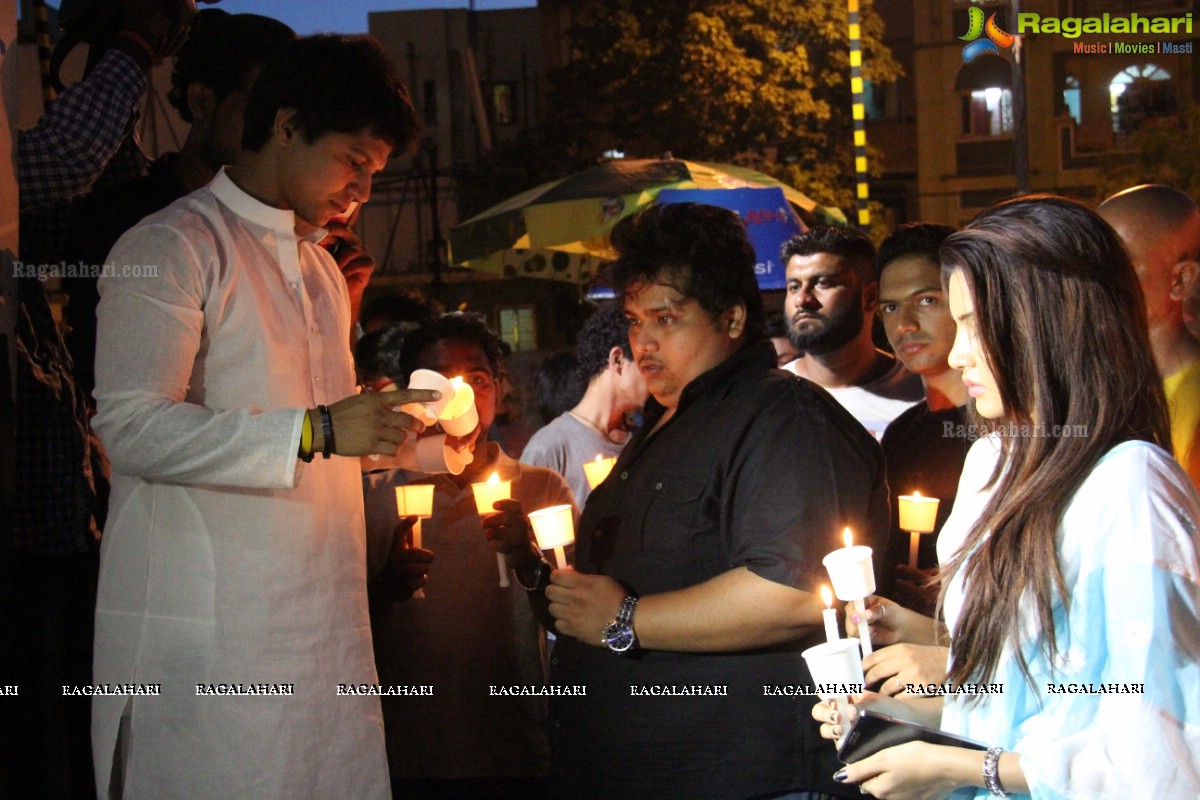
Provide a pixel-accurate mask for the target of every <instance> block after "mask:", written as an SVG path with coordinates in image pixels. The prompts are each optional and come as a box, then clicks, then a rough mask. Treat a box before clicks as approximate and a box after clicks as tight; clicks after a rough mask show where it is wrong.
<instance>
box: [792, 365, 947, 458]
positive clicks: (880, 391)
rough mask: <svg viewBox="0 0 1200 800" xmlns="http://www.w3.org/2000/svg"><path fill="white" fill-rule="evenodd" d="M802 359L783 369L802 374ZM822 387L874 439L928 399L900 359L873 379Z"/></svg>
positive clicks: (916, 377)
mask: <svg viewBox="0 0 1200 800" xmlns="http://www.w3.org/2000/svg"><path fill="white" fill-rule="evenodd" d="M799 363H800V359H796V360H795V361H789V362H788V363H786V364H784V365H783V369H786V370H787V371H788V372H791V373H792V374H793V375H800V370H799ZM801 377H803V376H801ZM814 383H815V381H814ZM822 388H823V389H825V391H827V392H829V393H830V394H831V395H833V399H834V400H837V401H838V402H839V403H841V404H842V407H843V408H844V409H846V410H847V411H849V412H850V415H851V416H853V417H854V418H855V419H856V420H858V421H859V423H860V424H861V425H862V426H863V427H864V428H866V429H867V431H868V432H870V434H871V435H872V436H874V437H875V441H880V440H881V439H883V432H884V431H885V430H887V426H888V425H890V424H891V422H892V420H894V419H895V418H896V417H898V416H900V415H901V414H903V413H904V412H905V411H907V410H908V409H910V408H912V407H913V406H915V405H916V404H917V403H919V402H920V401H922V400H924V399H925V387H924V386H922V385H921V378H920V377H919V376H917V375H914V374H913V373H911V372H909V371H908V370H907V369H905V368H904V365H903V364H901V363H900V362H899V361H895V362H894V363H893V364H892V368H891V369H889V370H888V371H887V372H885V373H884V374H883V375H881V376H879V377H878V378H876V379H875V380H873V381H871V382H870V383H864V384H862V385H860V386H834V387H830V386H824V387H822Z"/></svg>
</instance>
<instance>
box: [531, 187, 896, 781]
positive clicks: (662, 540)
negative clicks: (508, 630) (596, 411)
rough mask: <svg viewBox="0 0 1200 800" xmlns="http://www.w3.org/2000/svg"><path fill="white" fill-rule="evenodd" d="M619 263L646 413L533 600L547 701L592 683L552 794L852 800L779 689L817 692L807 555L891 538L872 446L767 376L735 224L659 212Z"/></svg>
mask: <svg viewBox="0 0 1200 800" xmlns="http://www.w3.org/2000/svg"><path fill="white" fill-rule="evenodd" d="M613 246H614V249H616V250H617V252H618V254H619V260H618V261H617V264H616V268H615V272H614V279H615V288H616V291H617V295H618V298H620V299H621V300H622V302H623V305H624V308H625V311H626V314H627V315H628V317H629V320H630V341H631V344H632V348H633V357H634V360H635V362H636V363H637V365H638V367H639V369H640V370H641V371H642V374H643V375H644V376H645V378H646V382H647V384H648V386H649V389H650V393H651V396H652V397H651V400H650V401H649V402H648V404H647V406H646V409H645V420H644V424H643V426H642V428H641V429H640V430H639V432H638V433H637V434H636V435H635V437H634V438H633V440H632V441H631V442H630V443H629V445H628V446H627V447H626V448H625V450H624V451H623V452H622V454H621V456H620V458H619V460H618V462H617V464H616V466H615V467H614V469H613V471H612V473H611V474H610V475H609V477H608V479H607V480H606V481H605V482H604V483H603V484H601V485H600V486H599V487H597V488H596V490H595V491H594V492H593V493H592V495H591V496H590V497H589V499H588V502H587V505H586V507H585V509H584V512H583V516H582V518H581V519H580V523H579V528H578V533H577V536H576V569H574V570H556V571H554V572H553V574H552V577H551V583H550V585H549V587H548V588H546V590H545V597H546V599H547V600H548V601H549V612H550V614H552V615H553V617H554V619H555V621H556V627H557V631H558V633H559V639H558V641H557V643H556V646H555V650H554V652H553V655H552V658H551V666H550V683H551V685H552V686H553V685H561V686H564V687H566V686H573V687H577V686H580V685H583V686H586V687H587V694H586V696H582V697H581V696H577V695H572V696H562V697H554V698H553V699H552V700H551V721H552V726H551V741H552V746H553V749H554V766H553V768H552V769H553V774H552V778H551V791H552V793H553V794H555V795H556V796H560V797H570V798H593V797H594V798H606V799H607V798H618V797H620V798H636V797H654V798H698V797H704V798H714V799H717V798H750V797H754V798H775V797H785V796H788V797H790V796H793V794H794V793H807V792H829V793H833V794H839V793H842V792H845V791H846V788H845V787H843V786H840V785H839V784H836V783H834V782H833V781H832V780H831V775H832V774H833V772H834V771H835V770H836V769H837V767H838V765H837V762H836V761H835V760H834V758H833V752H832V749H831V748H829V747H828V743H827V742H822V741H821V740H820V739H819V738H818V737H817V732H816V730H815V727H814V726H813V725H812V724H811V722H810V721H809V720H808V719H807V713H808V712H807V706H808V705H809V704H810V703H811V699H810V698H805V697H797V696H795V693H794V691H792V692H788V691H779V690H780V688H781V687H783V688H784V689H785V690H786V689H794V687H796V686H805V685H811V683H812V680H811V677H810V676H809V673H808V670H807V668H806V667H805V665H804V662H803V659H802V658H801V656H800V652H801V650H803V649H804V648H805V647H807V646H810V645H812V644H815V643H817V642H819V641H821V640H822V639H823V633H822V632H821V625H820V623H821V615H820V611H821V609H822V607H823V606H822V604H821V601H820V600H819V599H818V598H817V597H816V596H815V592H816V591H817V589H818V587H819V585H820V584H822V583H826V582H827V581H828V578H827V577H826V574H825V570H824V568H823V567H822V565H821V558H822V557H823V556H824V555H825V554H826V553H828V552H830V551H832V550H834V549H836V548H838V547H840V546H841V537H842V529H843V528H844V527H846V526H849V527H850V528H851V529H852V530H853V531H854V535H855V541H856V542H857V543H861V544H874V545H878V544H880V543H881V542H882V541H883V538H882V537H883V535H884V534H885V533H886V530H887V494H886V489H885V484H884V478H883V460H882V457H881V454H880V451H879V447H878V445H876V444H875V442H874V441H873V440H872V439H871V437H870V436H869V435H868V434H867V433H866V431H865V430H864V429H863V428H862V426H861V425H859V424H858V423H857V422H856V421H855V420H854V419H853V418H852V417H851V416H850V415H849V414H848V413H847V412H846V411H845V410H843V409H842V408H841V406H839V405H838V403H837V402H835V401H834V400H832V399H831V398H830V397H829V396H828V395H827V394H826V393H825V392H824V391H823V390H822V389H820V388H819V387H817V386H816V385H814V384H812V383H809V382H807V381H804V380H800V379H798V378H795V377H793V376H790V375H788V374H786V373H784V372H781V371H779V370H777V369H775V353H774V350H773V349H772V347H771V345H770V343H769V342H767V340H766V338H765V333H764V330H763V310H762V301H761V297H760V295H759V291H758V286H757V284H756V282H755V277H754V263H755V258H754V253H753V250H752V249H751V247H750V245H749V243H748V242H747V240H746V235H745V230H744V228H743V226H742V224H741V221H740V220H739V219H738V218H737V216H736V215H734V214H732V213H731V212H729V211H725V210H723V209H717V208H713V207H711V206H701V205H694V204H680V205H669V206H653V207H651V208H649V209H647V210H646V211H643V212H642V213H640V214H638V215H637V216H635V217H631V218H629V219H627V220H624V221H622V222H621V223H620V224H619V225H618V226H617V228H616V230H614V232H613ZM517 561H518V562H519V563H517V564H516V566H517V570H518V577H519V578H521V580H522V581H523V582H525V583H527V584H529V583H537V581H538V578H542V583H543V584H544V583H545V580H544V575H543V574H542V573H544V570H538V569H535V567H536V561H535V559H534V557H533V556H532V554H531V553H525V554H524V557H519V558H518V559H517ZM877 566H878V565H877ZM851 791H855V790H854V789H853V787H851ZM797 796H800V797H806V796H808V795H807V794H800V795H797ZM847 796H854V795H847Z"/></svg>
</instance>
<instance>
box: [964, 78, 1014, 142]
mask: <svg viewBox="0 0 1200 800" xmlns="http://www.w3.org/2000/svg"><path fill="white" fill-rule="evenodd" d="M1012 132H1013V116H1012V90H1011V89H1008V88H1001V87H999V86H989V87H988V88H986V89H974V90H972V91H971V93H970V94H969V95H967V96H966V97H964V98H963V133H964V134H966V135H968V136H1007V135H1009V134H1011V133H1012Z"/></svg>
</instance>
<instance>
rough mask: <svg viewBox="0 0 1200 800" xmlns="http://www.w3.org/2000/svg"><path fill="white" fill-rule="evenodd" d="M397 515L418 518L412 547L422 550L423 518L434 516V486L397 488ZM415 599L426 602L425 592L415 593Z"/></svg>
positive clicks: (418, 591) (422, 590)
mask: <svg viewBox="0 0 1200 800" xmlns="http://www.w3.org/2000/svg"><path fill="white" fill-rule="evenodd" d="M396 514H397V515H398V516H401V517H416V518H417V519H416V521H415V522H413V526H412V546H413V547H414V548H416V549H417V550H420V549H421V544H422V543H421V518H422V517H432V516H433V485H432V484H428V483H416V484H410V485H407V486H397V487H396ZM413 599H415V600H424V599H425V590H424V589H417V591H415V592H413Z"/></svg>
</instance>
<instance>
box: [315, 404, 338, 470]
mask: <svg viewBox="0 0 1200 800" xmlns="http://www.w3.org/2000/svg"><path fill="white" fill-rule="evenodd" d="M317 413H318V414H320V415H321V435H322V436H324V437H325V442H324V446H323V447H322V448H321V458H329V457H330V456H331V455H333V454H334V453H335V452H337V447H336V446H335V445H334V441H333V414H330V413H329V406H317Z"/></svg>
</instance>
